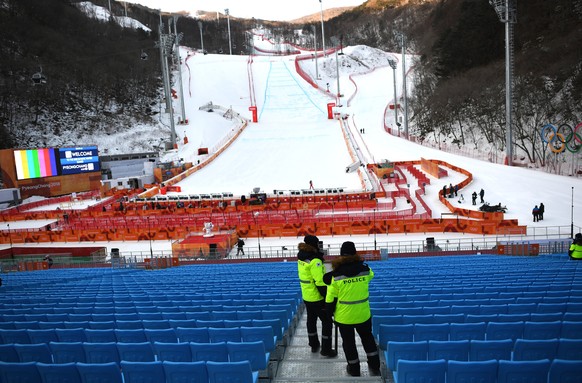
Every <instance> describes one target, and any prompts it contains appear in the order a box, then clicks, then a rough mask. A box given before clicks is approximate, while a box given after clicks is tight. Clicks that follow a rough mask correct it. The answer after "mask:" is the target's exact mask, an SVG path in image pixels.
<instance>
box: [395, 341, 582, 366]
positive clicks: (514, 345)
mask: <svg viewBox="0 0 582 383" xmlns="http://www.w3.org/2000/svg"><path fill="white" fill-rule="evenodd" d="M384 356H385V360H386V366H387V367H388V369H389V370H390V371H395V370H396V369H397V367H398V361H399V360H437V359H445V360H447V361H448V360H457V361H484V360H491V359H495V360H516V361H522V360H540V359H549V360H554V359H564V360H574V361H578V362H580V363H582V339H580V340H575V339H543V340H530V339H517V340H516V341H515V342H512V341H511V340H510V339H504V340H471V341H469V340H458V341H438V340H430V341H420V342H388V349H387V350H386V351H384Z"/></svg>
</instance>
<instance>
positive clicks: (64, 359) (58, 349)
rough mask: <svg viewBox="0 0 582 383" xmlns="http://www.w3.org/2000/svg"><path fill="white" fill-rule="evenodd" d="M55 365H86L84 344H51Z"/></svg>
mask: <svg viewBox="0 0 582 383" xmlns="http://www.w3.org/2000/svg"><path fill="white" fill-rule="evenodd" d="M49 348H50V350H51V353H52V355H53V363H76V362H81V363H85V351H84V349H83V343H82V342H50V343H49Z"/></svg>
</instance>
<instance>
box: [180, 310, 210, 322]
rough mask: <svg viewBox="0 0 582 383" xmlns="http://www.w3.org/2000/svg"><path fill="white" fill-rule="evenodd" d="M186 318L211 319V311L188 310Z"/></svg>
mask: <svg viewBox="0 0 582 383" xmlns="http://www.w3.org/2000/svg"><path fill="white" fill-rule="evenodd" d="M186 319H194V320H210V311H196V312H187V313H186Z"/></svg>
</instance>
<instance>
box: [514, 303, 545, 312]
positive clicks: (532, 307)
mask: <svg viewBox="0 0 582 383" xmlns="http://www.w3.org/2000/svg"><path fill="white" fill-rule="evenodd" d="M537 307H538V305H537V303H510V304H508V305H507V313H508V314H531V313H535V312H536V311H537Z"/></svg>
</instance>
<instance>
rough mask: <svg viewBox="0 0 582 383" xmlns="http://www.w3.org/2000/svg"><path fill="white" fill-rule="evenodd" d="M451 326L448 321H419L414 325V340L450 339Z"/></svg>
mask: <svg viewBox="0 0 582 383" xmlns="http://www.w3.org/2000/svg"><path fill="white" fill-rule="evenodd" d="M449 328H450V325H449V324H448V323H438V324H424V323H419V324H415V325H414V330H413V333H414V341H415V342H418V341H423V340H442V341H446V340H449Z"/></svg>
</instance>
